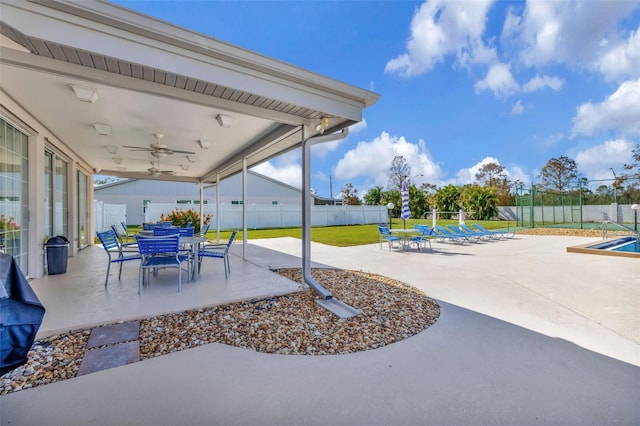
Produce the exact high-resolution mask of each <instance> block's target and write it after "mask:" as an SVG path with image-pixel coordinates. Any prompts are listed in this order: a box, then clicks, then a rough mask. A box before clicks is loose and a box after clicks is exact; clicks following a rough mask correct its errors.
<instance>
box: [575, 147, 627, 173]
mask: <svg viewBox="0 0 640 426" xmlns="http://www.w3.org/2000/svg"><path fill="white" fill-rule="evenodd" d="M634 146H635V144H633V143H631V142H629V141H627V140H624V139H615V140H609V141H606V142H603V143H601V144H599V145H595V146H592V147H590V148H587V149H585V150H584V151H580V152H578V153H577V154H576V163H577V164H578V168H579V169H580V171H581V172H582V173H583V174H584V175H585V176H587V177H588V178H589V179H592V180H593V179H611V178H613V173H611V168H613V169H614V170H615V169H618V170H619V171H620V172H622V167H623V165H624V164H625V163H631V160H632V157H631V155H632V154H631V150H632V149H633V147H634Z"/></svg>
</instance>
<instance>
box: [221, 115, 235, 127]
mask: <svg viewBox="0 0 640 426" xmlns="http://www.w3.org/2000/svg"><path fill="white" fill-rule="evenodd" d="M233 120H235V119H234V118H233V117H231V116H230V115H224V114H218V115H216V121H218V124H219V125H220V126H222V127H226V128H229V127H231V124H232V123H233Z"/></svg>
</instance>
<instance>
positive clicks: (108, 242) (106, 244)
mask: <svg viewBox="0 0 640 426" xmlns="http://www.w3.org/2000/svg"><path fill="white" fill-rule="evenodd" d="M97 235H98V239H99V240H100V244H102V248H104V251H106V252H107V255H108V256H109V263H108V264H107V277H106V279H105V280H104V286H105V287H106V286H107V284H108V283H109V271H110V270H111V264H112V263H119V264H120V271H119V272H118V279H120V278H121V277H122V264H123V263H124V262H128V261H130V260H140V254H139V253H137V254H129V255H125V252H124V250H123V248H122V246H121V245H120V243H119V242H118V238H117V237H116V233H115V232H114V231H113V229H112V230H109V231H105V232H98V233H97ZM112 255H114V256H115V255H117V256H116V257H112Z"/></svg>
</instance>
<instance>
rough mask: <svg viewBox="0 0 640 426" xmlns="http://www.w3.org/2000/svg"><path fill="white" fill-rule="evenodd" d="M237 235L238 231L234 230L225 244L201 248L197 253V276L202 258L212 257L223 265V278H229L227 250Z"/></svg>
mask: <svg viewBox="0 0 640 426" xmlns="http://www.w3.org/2000/svg"><path fill="white" fill-rule="evenodd" d="M237 233H238V230H237V229H234V230H233V232H232V233H231V237H229V241H228V242H227V243H226V244H207V245H205V246H203V247H202V248H201V249H200V251H198V274H200V267H201V264H202V258H203V257H212V258H216V259H222V261H223V263H224V277H225V278H229V274H230V273H231V266H230V264H229V249H230V248H231V244H233V240H235V238H236V234H237Z"/></svg>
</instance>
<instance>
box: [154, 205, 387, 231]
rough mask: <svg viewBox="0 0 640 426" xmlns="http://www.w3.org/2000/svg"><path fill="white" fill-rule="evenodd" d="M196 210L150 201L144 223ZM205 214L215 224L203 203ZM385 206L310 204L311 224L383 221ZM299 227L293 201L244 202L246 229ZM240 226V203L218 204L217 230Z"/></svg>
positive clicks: (299, 216)
mask: <svg viewBox="0 0 640 426" xmlns="http://www.w3.org/2000/svg"><path fill="white" fill-rule="evenodd" d="M190 208H191V209H193V210H195V211H197V212H199V211H200V207H199V206H197V205H195V206H194V205H190V206H189V205H184V204H167V203H150V204H148V205H147V212H146V214H145V221H146V222H156V221H158V220H159V219H160V216H161V215H162V214H164V215H167V214H168V213H170V212H171V211H172V210H174V209H178V210H188V209H190ZM204 212H205V214H210V215H211V216H212V218H213V220H212V227H215V213H216V207H215V205H213V204H207V205H205V206H204ZM387 220H388V219H387V209H386V207H384V206H345V205H343V206H312V207H311V226H334V225H361V224H368V223H386V222H387ZM298 226H302V206H300V205H294V204H278V205H271V204H248V205H247V228H249V229H264V228H285V227H298ZM233 228H242V205H241V204H220V229H233Z"/></svg>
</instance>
